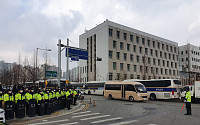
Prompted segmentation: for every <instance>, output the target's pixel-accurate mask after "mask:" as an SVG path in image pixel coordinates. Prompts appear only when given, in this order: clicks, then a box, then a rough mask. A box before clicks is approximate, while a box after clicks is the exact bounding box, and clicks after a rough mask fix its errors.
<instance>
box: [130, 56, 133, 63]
mask: <svg viewBox="0 0 200 125" xmlns="http://www.w3.org/2000/svg"><path fill="white" fill-rule="evenodd" d="M130 60H131V62H133V54H130Z"/></svg>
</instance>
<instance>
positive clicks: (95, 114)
mask: <svg viewBox="0 0 200 125" xmlns="http://www.w3.org/2000/svg"><path fill="white" fill-rule="evenodd" d="M98 114H100V113H92V114H84V115H78V116H72V118H78V117H84V116H90V115H98Z"/></svg>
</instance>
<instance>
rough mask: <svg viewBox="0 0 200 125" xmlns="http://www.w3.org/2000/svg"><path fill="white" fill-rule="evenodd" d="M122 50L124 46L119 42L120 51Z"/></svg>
mask: <svg viewBox="0 0 200 125" xmlns="http://www.w3.org/2000/svg"><path fill="white" fill-rule="evenodd" d="M123 49H124V44H123V43H122V42H120V50H123Z"/></svg>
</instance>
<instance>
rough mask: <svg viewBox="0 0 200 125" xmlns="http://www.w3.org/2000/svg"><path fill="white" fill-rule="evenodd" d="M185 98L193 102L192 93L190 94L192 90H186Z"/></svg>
mask: <svg viewBox="0 0 200 125" xmlns="http://www.w3.org/2000/svg"><path fill="white" fill-rule="evenodd" d="M185 99H186V101H187V102H191V94H190V91H188V92H186V94H185Z"/></svg>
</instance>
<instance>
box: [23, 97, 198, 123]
mask: <svg viewBox="0 0 200 125" xmlns="http://www.w3.org/2000/svg"><path fill="white" fill-rule="evenodd" d="M90 98H91V99H92V100H95V104H96V106H93V104H89V105H87V107H86V108H84V109H83V110H81V111H79V112H75V113H72V114H70V115H69V114H68V115H62V116H59V117H53V118H48V119H42V120H36V121H33V122H29V123H27V124H29V125H45V124H48V125H55V124H56V125H94V124H95V125H96V124H97V125H134V124H139V125H171V124H173V125H188V124H190V125H198V124H199V123H200V119H199V118H200V117H199V116H200V104H192V115H191V116H185V115H184V114H185V113H186V111H185V108H184V109H183V111H181V108H182V106H183V103H181V102H166V101H146V102H129V101H121V100H108V99H106V98H104V97H103V96H94V95H91V96H90V95H86V96H85V100H84V102H86V103H89V100H90ZM24 124H26V123H24Z"/></svg>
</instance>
